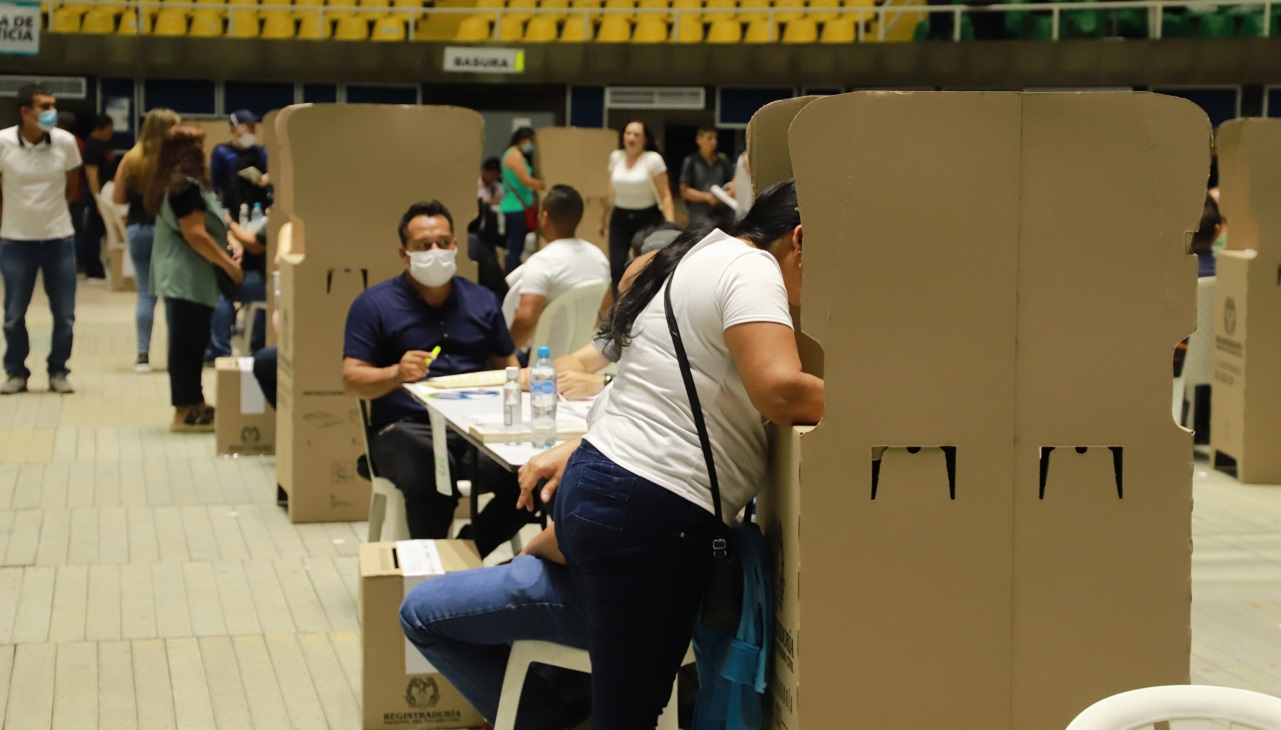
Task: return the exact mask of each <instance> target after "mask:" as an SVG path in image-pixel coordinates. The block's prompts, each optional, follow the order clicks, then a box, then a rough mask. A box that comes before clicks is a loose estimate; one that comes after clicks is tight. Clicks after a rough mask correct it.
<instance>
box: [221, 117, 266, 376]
mask: <svg viewBox="0 0 1281 730" xmlns="http://www.w3.org/2000/svg"><path fill="white" fill-rule="evenodd" d="M258 121H259V120H258V116H257V115H256V114H254V113H253V112H251V111H249V110H248V109H240V110H238V111H236V112H233V113H232V115H231V118H230V124H231V133H232V141H231V143H229V144H220V145H218V146H217V147H215V148H214V150H213V155H212V157H211V159H210V162H209V177H210V182H211V183H212V185H213V191H214V193H215V194H216V195H217V196H218V198H219V200H221V201H222V207H223V209H225V210H227V211H229V212H230V213H231V222H238V221H239V216H240V210H241V206H244V207H245V210H246V212H248V211H252V210H253V208H254V205H261V206H262V208H263V210H264V211H265V210H266V209H267V208H268V207H269V206H270V205H271V187H270V185H269V181H268V178H267V149H266V148H265V147H263V146H262V145H260V144H258V138H257V131H258ZM248 240H249V241H251V242H253V243H248V244H243V246H238V245H233V246H232V248H233V249H234V250H235V253H236V255H237V257H238V260H239V261H240V265H241V268H242V269H243V270H244V272H245V282H244V284H242V285H241V287H240V289H239V290H238V294H237V296H236V301H237V302H240V303H247V302H261V301H266V299H267V284H266V272H267V258H266V254H267V248H266V246H265V245H258V244H257V242H256V238H255V237H253V236H250V237H249V239H248ZM235 323H236V311H235V304H234V303H233V302H232V301H230V300H228V299H227V298H226V297H222V296H220V297H219V299H218V306H217V308H215V309H214V316H213V325H212V328H211V329H210V336H209V347H208V348H207V350H206V352H205V361H206V362H209V361H212V360H214V359H215V358H219V357H226V356H228V355H230V354H231V330H232V328H233V327H234V326H235ZM264 329H265V328H264V327H262V326H257V327H255V329H254V331H255V333H257V335H256V336H255V340H257V342H255V343H254V344H255V345H257V346H261V345H262V341H263V338H264V337H265V335H266V333H265V331H264Z"/></svg>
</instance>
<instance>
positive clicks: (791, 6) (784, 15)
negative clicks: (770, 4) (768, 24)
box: [774, 0, 805, 23]
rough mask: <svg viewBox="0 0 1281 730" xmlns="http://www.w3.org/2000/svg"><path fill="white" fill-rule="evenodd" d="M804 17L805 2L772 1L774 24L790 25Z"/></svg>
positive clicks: (791, 0) (793, 0)
mask: <svg viewBox="0 0 1281 730" xmlns="http://www.w3.org/2000/svg"><path fill="white" fill-rule="evenodd" d="M802 17H805V0H774V22H776V23H790V22H791V21H793V20H796V19H797V18H802Z"/></svg>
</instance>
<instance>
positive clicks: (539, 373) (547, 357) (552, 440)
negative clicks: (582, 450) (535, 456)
mask: <svg viewBox="0 0 1281 730" xmlns="http://www.w3.org/2000/svg"><path fill="white" fill-rule="evenodd" d="M529 410H530V414H531V415H532V416H533V427H532V429H531V433H532V435H533V443H534V447H535V448H539V449H546V448H551V447H552V446H555V445H556V367H555V366H554V365H552V352H551V348H548V347H540V348H538V359H537V360H535V361H534V366H533V367H532V368H530V371H529Z"/></svg>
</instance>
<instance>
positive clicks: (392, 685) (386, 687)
mask: <svg viewBox="0 0 1281 730" xmlns="http://www.w3.org/2000/svg"><path fill="white" fill-rule="evenodd" d="M479 567H481V562H480V554H479V553H477V552H476V546H475V544H473V543H472V542H471V541H470V540H406V541H402V542H380V543H366V544H364V545H361V546H360V623H361V632H360V645H361V654H362V661H361V666H362V676H361V687H362V702H361V706H362V708H363V714H364V725H363V727H364V730H421V728H471V727H479V726H480V725H481V723H482V721H483V718H482V717H481V716H480V713H478V712H476V710H475V709H473V708H472V706H471V705H470V704H468V702H467V700H465V699H463V696H462V694H460V693H459V692H458V690H457V689H455V688H454V686H453V685H451V684H450V683H449V682H448V680H446V679H445V677H444V676H443V675H441V674H440V673H439V672H437V671H436V668H435V667H433V666H432V665H431V664H429V663H428V662H427V660H426V659H424V658H423V655H422V653H421V652H419V651H418V649H417V648H415V647H414V645H413V644H410V643H409V641H408V640H407V639H406V638H405V633H404V631H403V630H402V629H401V626H400V604H401V601H403V600H404V598H405V596H406V595H408V593H409V591H411V590H413V589H414V587H415V586H417V585H418V584H420V583H422V582H424V581H427V580H431V579H433V578H437V577H440V576H442V575H445V574H446V573H453V572H457V571H460V570H468V569H470V568H479Z"/></svg>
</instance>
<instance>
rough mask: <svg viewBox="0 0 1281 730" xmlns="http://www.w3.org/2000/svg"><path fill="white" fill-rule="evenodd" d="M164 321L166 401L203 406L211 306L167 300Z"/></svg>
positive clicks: (178, 405) (211, 319)
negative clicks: (166, 327)
mask: <svg viewBox="0 0 1281 730" xmlns="http://www.w3.org/2000/svg"><path fill="white" fill-rule="evenodd" d="M165 319H166V320H167V321H168V324H169V402H170V403H172V404H173V406H174V407H175V408H177V407H180V406H194V405H199V404H201V403H204V402H205V393H204V390H203V388H202V387H201V385H200V373H201V371H202V370H203V368H204V366H205V345H207V344H209V331H210V326H211V322H212V321H213V307H207V306H205V305H203V304H197V303H196V302H191V301H187V300H186V299H166V300H165Z"/></svg>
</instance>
